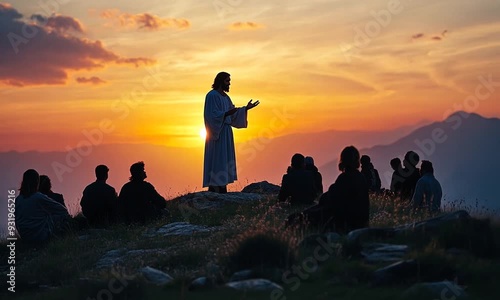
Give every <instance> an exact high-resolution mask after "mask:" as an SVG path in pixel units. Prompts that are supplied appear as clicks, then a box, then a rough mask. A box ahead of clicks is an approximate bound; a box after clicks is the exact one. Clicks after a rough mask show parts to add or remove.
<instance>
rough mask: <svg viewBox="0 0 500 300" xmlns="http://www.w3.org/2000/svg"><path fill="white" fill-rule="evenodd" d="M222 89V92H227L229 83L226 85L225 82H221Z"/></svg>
mask: <svg viewBox="0 0 500 300" xmlns="http://www.w3.org/2000/svg"><path fill="white" fill-rule="evenodd" d="M222 90H223V91H224V92H229V84H228V85H226V84H222Z"/></svg>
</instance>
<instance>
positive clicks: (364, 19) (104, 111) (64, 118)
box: [0, 0, 500, 151]
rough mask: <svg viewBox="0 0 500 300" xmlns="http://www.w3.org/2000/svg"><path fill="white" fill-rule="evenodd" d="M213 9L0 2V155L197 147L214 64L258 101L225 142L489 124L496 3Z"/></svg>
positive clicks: (498, 49)
mask: <svg viewBox="0 0 500 300" xmlns="http://www.w3.org/2000/svg"><path fill="white" fill-rule="evenodd" d="M219 2H220V3H219ZM219 2H217V3H218V4H219V5H214V3H212V1H208V2H203V3H201V2H199V1H194V0H190V1H188V0H185V1H184V0H183V1H163V2H157V1H148V0H146V1H142V2H141V3H140V4H137V3H136V2H134V1H119V2H113V3H108V2H102V1H96V0H90V1H66V0H65V1H62V0H51V1H48V2H47V3H48V4H47V5H40V4H39V3H38V2H36V1H35V2H33V1H27V0H22V1H15V2H3V3H0V18H1V19H0V21H1V22H2V23H1V24H4V25H2V27H1V28H0V32H1V42H0V50H1V56H0V85H1V87H2V88H1V90H0V98H1V101H2V110H1V111H0V116H1V118H2V120H4V122H2V123H1V124H0V137H1V138H2V144H1V146H0V151H10V150H18V151H28V150H40V151H55V150H57V151H61V150H65V149H67V148H73V147H76V146H77V145H78V143H79V142H80V141H82V140H85V139H86V138H87V137H86V134H85V133H86V132H87V133H88V132H94V131H96V130H98V131H101V132H102V141H100V142H101V143H103V144H112V143H148V144H158V145H166V146H172V147H202V145H203V143H202V140H201V139H200V138H199V137H201V138H202V139H203V138H204V135H203V134H202V133H201V132H200V133H199V137H198V136H197V134H196V133H194V132H196V131H197V128H199V124H200V123H202V122H203V103H204V97H205V95H206V93H207V92H208V91H209V90H210V86H211V84H212V81H213V78H214V76H215V74H216V73H217V72H219V71H222V70H224V71H227V72H229V73H231V75H232V81H231V90H230V96H231V98H232V100H233V102H234V104H235V105H236V106H240V107H241V106H244V105H245V104H246V103H247V102H248V100H249V99H259V100H260V101H261V103H262V104H261V105H260V107H259V108H258V109H256V110H255V111H253V112H252V113H251V114H250V115H249V128H248V129H246V130H242V131H240V130H236V131H235V135H236V136H235V139H236V141H237V142H245V141H248V140H250V139H253V138H257V137H260V136H265V137H267V138H275V137H278V136H283V135H286V134H292V133H297V132H313V131H314V132H318V131H325V130H387V129H391V128H395V127H398V126H405V125H411V124H415V123H418V122H420V121H421V120H424V119H425V120H442V119H443V118H444V117H445V116H446V115H449V114H450V113H451V112H453V111H456V110H466V111H470V112H477V113H480V114H483V115H485V116H490V117H493V116H497V117H498V116H500V105H498V103H499V102H498V101H499V94H500V93H499V90H500V89H499V85H500V84H499V82H500V74H499V73H498V70H500V54H499V53H500V43H499V42H498V41H499V40H500V17H499V14H498V12H499V11H500V2H498V1H489V0H478V1H473V2H472V1H466V0H443V1H437V2H436V1H435V2H428V1H424V2H422V1H405V0H401V1H396V0H376V1H338V0H315V1H308V2H304V1H298V0H293V1H286V3H284V2H273V1H260V0H259V1H219ZM44 3H45V2H44ZM221 4H223V5H221ZM478 93H479V94H478ZM471 97H476V98H477V99H480V100H477V101H475V102H474V101H473V98H471ZM471 99H472V100H471ZM103 123H104V124H105V125H106V126H105V127H106V128H104V130H103V128H100V126H101V125H102V124H103ZM193 130H194V131H193Z"/></svg>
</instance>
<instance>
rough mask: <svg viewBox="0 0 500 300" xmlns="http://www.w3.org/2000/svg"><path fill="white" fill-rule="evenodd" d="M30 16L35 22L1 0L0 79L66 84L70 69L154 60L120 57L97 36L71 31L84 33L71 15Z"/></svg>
mask: <svg viewBox="0 0 500 300" xmlns="http://www.w3.org/2000/svg"><path fill="white" fill-rule="evenodd" d="M32 20H35V22H28V21H25V20H24V19H23V15H22V14H21V13H19V12H18V11H17V10H16V9H15V8H13V7H12V6H11V5H8V4H2V3H0V53H1V55H0V83H4V84H7V85H12V86H26V85H42V84H49V85H52V84H65V83H66V81H67V80H68V73H69V72H74V71H79V70H86V71H88V70H94V69H98V68H102V67H104V66H107V65H111V64H120V65H122V64H124V65H132V66H135V67H138V66H139V65H150V64H153V63H154V62H155V61H154V60H153V59H150V58H144V57H135V58H128V57H122V56H120V55H118V54H117V53H115V52H113V51H111V50H108V49H106V47H105V46H104V45H103V43H102V42H101V41H99V40H90V39H88V38H84V37H81V36H80V37H79V36H75V35H73V34H72V33H74V32H76V33H78V34H80V35H81V34H83V26H82V25H81V24H80V22H78V20H76V19H74V18H71V17H66V16H61V15H57V16H51V17H48V18H44V17H43V16H40V15H34V16H33V17H32ZM41 24H43V25H41Z"/></svg>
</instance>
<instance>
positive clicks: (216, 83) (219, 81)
mask: <svg viewBox="0 0 500 300" xmlns="http://www.w3.org/2000/svg"><path fill="white" fill-rule="evenodd" d="M229 76H231V75H229V73H227V72H219V73H218V74H217V76H215V79H214V84H212V88H213V89H214V90H216V89H218V88H220V87H221V86H222V84H223V83H224V80H226V78H228V77H229Z"/></svg>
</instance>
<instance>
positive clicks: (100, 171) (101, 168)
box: [95, 165, 109, 181]
mask: <svg viewBox="0 0 500 300" xmlns="http://www.w3.org/2000/svg"><path fill="white" fill-rule="evenodd" d="M108 171H109V169H108V167H107V166H106V165H98V166H97V167H95V177H96V178H97V180H104V181H106V180H107V179H108Z"/></svg>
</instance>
